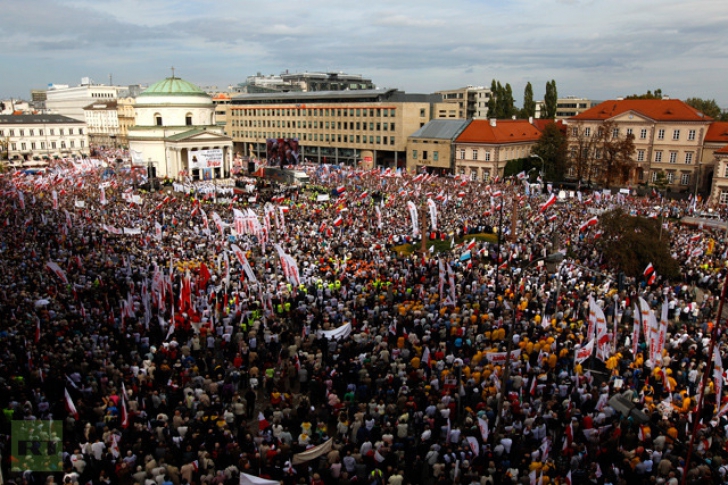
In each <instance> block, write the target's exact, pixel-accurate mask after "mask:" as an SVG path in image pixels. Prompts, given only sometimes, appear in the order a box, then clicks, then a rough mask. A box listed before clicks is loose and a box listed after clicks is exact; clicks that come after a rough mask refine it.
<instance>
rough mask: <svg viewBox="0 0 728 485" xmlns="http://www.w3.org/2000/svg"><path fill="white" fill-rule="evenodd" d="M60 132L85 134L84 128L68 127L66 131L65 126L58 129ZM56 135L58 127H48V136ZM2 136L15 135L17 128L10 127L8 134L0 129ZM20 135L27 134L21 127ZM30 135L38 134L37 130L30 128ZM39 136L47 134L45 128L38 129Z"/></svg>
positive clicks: (63, 133)
mask: <svg viewBox="0 0 728 485" xmlns="http://www.w3.org/2000/svg"><path fill="white" fill-rule="evenodd" d="M58 134H59V135H60V136H64V135H66V134H68V135H83V128H68V133H66V130H65V129H64V128H59V129H58ZM55 135H56V129H55V128H48V136H55ZM0 136H15V129H13V128H10V129H9V130H7V135H6V134H5V130H0ZM18 136H25V130H24V129H22V128H21V129H19V130H18ZM28 136H36V130H35V129H33V128H31V129H29V130H28ZM38 136H46V135H45V131H44V130H43V128H39V129H38Z"/></svg>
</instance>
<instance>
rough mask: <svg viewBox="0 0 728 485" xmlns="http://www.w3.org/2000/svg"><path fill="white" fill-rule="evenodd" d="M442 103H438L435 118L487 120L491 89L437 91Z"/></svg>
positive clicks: (474, 88)
mask: <svg viewBox="0 0 728 485" xmlns="http://www.w3.org/2000/svg"><path fill="white" fill-rule="evenodd" d="M435 94H438V95H440V96H442V101H441V102H439V103H436V104H435V106H434V109H433V118H460V119H466V118H467V119H485V118H487V117H488V100H490V88H486V87H483V86H465V87H463V88H459V89H449V90H445V91H436V92H435Z"/></svg>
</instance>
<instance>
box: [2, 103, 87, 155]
mask: <svg viewBox="0 0 728 485" xmlns="http://www.w3.org/2000/svg"><path fill="white" fill-rule="evenodd" d="M0 145H3V148H2V150H1V151H3V152H5V151H6V148H5V146H7V152H8V159H9V160H26V161H32V160H38V161H40V160H43V159H48V158H54V157H61V158H65V157H81V156H87V155H88V153H89V150H88V135H87V133H86V124H85V123H84V122H82V121H78V120H74V119H72V118H68V117H66V116H61V115H48V114H43V115H15V116H0Z"/></svg>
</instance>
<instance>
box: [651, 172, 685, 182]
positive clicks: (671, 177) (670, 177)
mask: <svg viewBox="0 0 728 485" xmlns="http://www.w3.org/2000/svg"><path fill="white" fill-rule="evenodd" d="M659 173H660V172H652V183H655V182H657V178H658V174H659ZM675 175H676V174H675V172H673V171H668V172H665V179H666V180H667V183H669V184H673V183H675ZM680 185H690V174H689V173H681V174H680Z"/></svg>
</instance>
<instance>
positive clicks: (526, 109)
mask: <svg viewBox="0 0 728 485" xmlns="http://www.w3.org/2000/svg"><path fill="white" fill-rule="evenodd" d="M532 116H536V102H535V101H534V100H533V86H531V83H530V82H528V83H526V87H525V88H524V89H523V109H521V118H524V119H528V118H530V117H532Z"/></svg>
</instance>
